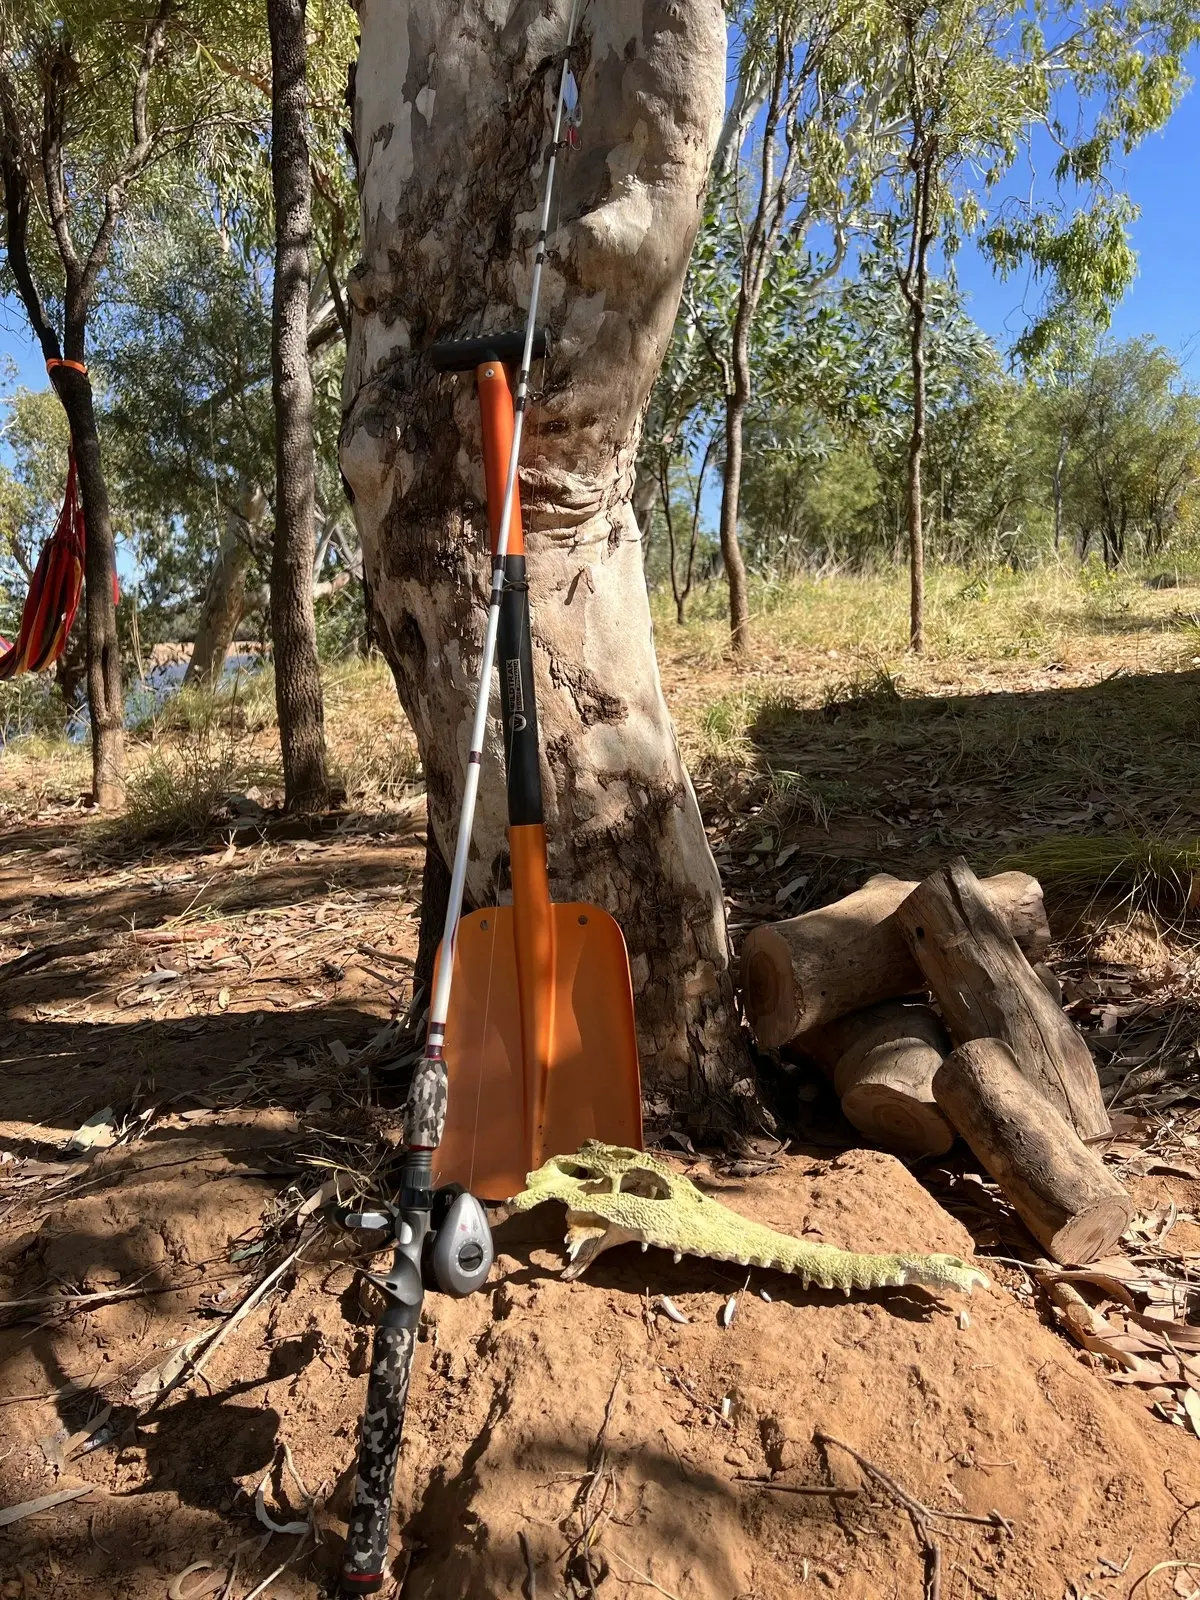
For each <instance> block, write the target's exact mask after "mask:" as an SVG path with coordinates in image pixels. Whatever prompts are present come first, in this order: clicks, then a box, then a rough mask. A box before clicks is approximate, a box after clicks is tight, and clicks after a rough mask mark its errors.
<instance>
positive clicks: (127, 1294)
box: [0, 1282, 197, 1404]
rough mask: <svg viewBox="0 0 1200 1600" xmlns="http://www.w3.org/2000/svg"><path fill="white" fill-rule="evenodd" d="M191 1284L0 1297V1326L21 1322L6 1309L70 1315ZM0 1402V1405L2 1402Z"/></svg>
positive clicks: (173, 1291) (179, 1290)
mask: <svg viewBox="0 0 1200 1600" xmlns="http://www.w3.org/2000/svg"><path fill="white" fill-rule="evenodd" d="M196 1287H197V1285H196V1283H195V1282H193V1283H165V1284H145V1285H139V1286H136V1287H134V1288H130V1289H100V1290H97V1291H96V1293H94V1294H35V1295H30V1296H29V1297H28V1298H27V1299H24V1300H0V1326H4V1325H5V1324H7V1323H9V1322H24V1321H25V1317H24V1316H9V1315H7V1313H9V1312H25V1313H27V1314H32V1313H34V1312H37V1311H52V1312H62V1313H64V1314H65V1315H68V1316H73V1315H74V1314H75V1312H77V1311H88V1310H90V1309H91V1308H92V1307H94V1306H99V1305H107V1304H109V1303H110V1302H112V1301H116V1300H138V1299H142V1298H144V1297H145V1296H147V1295H152V1294H180V1293H182V1291H183V1290H184V1289H194V1288H196ZM4 1403H5V1402H4V1401H0V1404H4Z"/></svg>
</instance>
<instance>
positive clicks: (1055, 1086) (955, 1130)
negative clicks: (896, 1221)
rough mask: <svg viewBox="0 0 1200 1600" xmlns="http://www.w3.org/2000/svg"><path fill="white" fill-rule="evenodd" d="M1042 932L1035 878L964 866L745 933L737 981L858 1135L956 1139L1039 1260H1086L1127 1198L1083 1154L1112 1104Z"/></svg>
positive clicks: (1113, 1226) (877, 885)
mask: <svg viewBox="0 0 1200 1600" xmlns="http://www.w3.org/2000/svg"><path fill="white" fill-rule="evenodd" d="M1049 942H1050V929H1049V925H1048V923H1047V921H1046V912H1045V907H1044V905H1043V903H1042V891H1041V886H1040V885H1039V884H1038V882H1037V880H1036V879H1034V878H1031V877H1029V876H1028V875H1027V874H1025V873H1022V872H1002V873H999V874H998V875H997V876H995V877H992V878H986V879H984V880H982V881H981V880H980V879H978V878H977V877H976V876H975V874H974V873H973V872H972V871H971V869H970V867H969V866H968V865H967V863H966V861H965V860H962V859H959V860H956V861H952V862H951V863H950V864H949V866H946V867H943V868H942V869H941V870H940V871H939V872H935V873H934V874H933V875H932V877H929V878H926V879H925V880H924V882H922V883H915V882H905V881H903V880H901V879H898V878H893V877H889V876H886V875H881V876H879V877H876V878H872V879H871V880H870V881H869V882H868V883H867V884H866V885H864V887H863V888H862V889H860V890H858V891H857V893H855V894H852V895H849V896H847V897H846V898H845V899H844V900H839V901H837V902H836V903H835V904H833V905H829V906H823V907H821V908H820V909H819V910H816V911H809V912H806V913H805V914H804V915H803V916H799V917H792V918H791V919H790V920H788V921H786V922H777V923H773V924H769V925H766V926H763V927H760V928H755V929H754V930H753V931H752V932H751V933H750V934H748V935H747V937H746V940H745V943H744V945H743V947H742V988H743V997H744V1001H745V1007H746V1015H747V1018H748V1020H749V1022H750V1026H751V1028H752V1029H753V1030H754V1034H755V1037H756V1038H757V1039H758V1042H759V1043H760V1044H761V1045H762V1046H764V1047H765V1048H768V1049H780V1050H784V1051H786V1052H788V1053H796V1052H799V1053H801V1054H804V1055H807V1056H809V1057H811V1058H812V1059H813V1060H815V1061H816V1062H818V1063H819V1065H820V1066H821V1067H822V1068H823V1069H824V1070H825V1071H826V1072H827V1073H828V1074H829V1076H830V1077H831V1078H832V1080H833V1083H834V1087H835V1088H836V1090H837V1092H838V1094H839V1096H840V1097H841V1102H842V1108H843V1110H844V1111H845V1113H846V1116H847V1117H848V1118H849V1120H850V1121H851V1122H852V1123H853V1124H854V1126H855V1127H856V1128H858V1129H859V1130H860V1132H862V1133H864V1134H866V1135H867V1136H868V1137H869V1138H870V1139H871V1140H872V1141H873V1142H874V1143H876V1144H878V1145H881V1146H882V1147H883V1148H884V1149H888V1150H893V1151H895V1152H896V1153H897V1154H900V1155H903V1156H906V1157H909V1158H910V1159H911V1158H914V1157H920V1156H928V1155H941V1154H943V1153H945V1152H946V1151H947V1150H949V1148H950V1146H951V1145H952V1144H953V1143H954V1140H955V1137H956V1135H961V1136H962V1138H963V1139H965V1140H966V1142H967V1144H968V1145H970V1147H971V1149H972V1150H973V1151H974V1153H975V1155H976V1156H977V1157H978V1159H979V1161H980V1162H981V1163H982V1165H983V1166H984V1167H985V1168H986V1169H987V1171H988V1172H990V1173H991V1175H992V1177H993V1178H995V1180H996V1182H997V1183H998V1184H999V1185H1000V1187H1001V1189H1003V1191H1004V1193H1005V1194H1006V1195H1007V1196H1008V1198H1009V1200H1010V1201H1011V1202H1012V1204H1013V1206H1014V1208H1015V1209H1016V1210H1017V1212H1018V1213H1019V1214H1020V1216H1021V1218H1022V1220H1023V1221H1024V1222H1025V1224H1026V1226H1027V1227H1028V1228H1029V1230H1030V1232H1031V1233H1032V1234H1033V1235H1034V1237H1035V1238H1036V1239H1037V1240H1038V1241H1039V1242H1040V1243H1041V1245H1042V1246H1043V1247H1044V1249H1045V1250H1046V1252H1047V1254H1048V1255H1050V1256H1051V1257H1053V1259H1054V1260H1056V1261H1059V1262H1064V1263H1084V1262H1088V1261H1094V1260H1096V1259H1097V1258H1098V1257H1100V1256H1103V1255H1106V1254H1107V1253H1108V1252H1109V1251H1110V1250H1111V1249H1112V1248H1113V1246H1114V1245H1115V1244H1116V1242H1117V1240H1118V1239H1119V1238H1120V1236H1121V1234H1122V1233H1123V1232H1124V1230H1125V1229H1126V1227H1128V1225H1129V1223H1130V1221H1131V1220H1132V1218H1133V1205H1132V1202H1131V1201H1130V1199H1129V1196H1128V1195H1127V1193H1126V1192H1125V1190H1124V1189H1123V1188H1122V1186H1121V1185H1120V1184H1119V1183H1118V1182H1117V1180H1116V1179H1115V1178H1114V1177H1113V1176H1112V1174H1111V1173H1110V1172H1109V1171H1108V1169H1107V1168H1106V1167H1105V1166H1104V1164H1103V1162H1102V1161H1101V1159H1100V1156H1099V1155H1098V1154H1097V1151H1096V1148H1095V1145H1096V1144H1097V1142H1100V1141H1103V1140H1104V1139H1105V1138H1106V1137H1107V1136H1108V1134H1109V1132H1110V1128H1109V1120H1108V1113H1107V1112H1106V1110H1105V1108H1104V1101H1103V1099H1102V1097H1101V1094H1100V1084H1099V1080H1098V1079H1097V1076H1096V1068H1095V1065H1094V1063H1093V1061H1092V1057H1091V1053H1090V1051H1089V1050H1088V1047H1087V1045H1086V1044H1085V1043H1084V1041H1083V1039H1082V1038H1081V1037H1080V1035H1079V1033H1078V1032H1077V1031H1076V1029H1075V1027H1074V1025H1073V1024H1072V1022H1071V1021H1070V1020H1069V1018H1068V1017H1067V1016H1066V1015H1065V1014H1064V1012H1063V1010H1062V1006H1061V1003H1060V996H1059V992H1058V987H1057V983H1056V981H1055V979H1054V975H1053V973H1051V972H1050V971H1049V969H1048V968H1046V967H1045V966H1044V965H1042V964H1041V962H1040V960H1039V958H1040V957H1041V956H1042V955H1043V954H1044V952H1045V950H1046V948H1047V946H1048V945H1049ZM935 1008H936V1009H935Z"/></svg>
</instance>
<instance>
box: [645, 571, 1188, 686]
mask: <svg viewBox="0 0 1200 1600" xmlns="http://www.w3.org/2000/svg"><path fill="white" fill-rule="evenodd" d="M1186 595H1187V590H1186V589H1184V590H1182V591H1180V590H1167V591H1161V592H1155V591H1153V590H1150V589H1148V588H1147V587H1146V585H1145V583H1144V581H1143V578H1142V576H1141V575H1139V574H1135V573H1129V572H1123V571H1122V572H1117V573H1107V572H1105V570H1104V568H1103V566H1102V565H1100V564H1098V563H1095V564H1088V565H1086V566H1084V567H1082V568H1081V567H1079V566H1078V565H1077V564H1076V563H1074V562H1070V563H1064V564H1063V565H1062V566H1053V565H1050V566H1044V567H1039V568H1036V569H1035V570H1033V571H1031V572H1017V573H1014V572H1010V571H1008V570H1006V569H1002V570H1000V571H998V572H989V573H978V572H967V571H963V570H960V569H957V568H953V567H936V568H933V569H931V570H930V572H929V573H928V576H927V582H926V594H925V627H926V635H927V661H929V662H938V661H943V660H950V659H953V660H959V661H997V662H1003V661H1012V660H1028V661H1045V662H1048V661H1052V660H1054V659H1056V658H1057V657H1058V656H1059V655H1060V654H1062V653H1063V652H1064V651H1065V650H1067V651H1069V650H1070V649H1071V648H1072V647H1073V646H1075V645H1077V643H1078V640H1079V638H1080V637H1081V636H1084V635H1088V634H1091V633H1093V632H1095V631H1096V630H1097V629H1099V630H1102V631H1103V630H1106V629H1115V628H1121V627H1127V626H1128V625H1129V624H1130V623H1131V622H1137V621H1138V620H1139V619H1150V618H1153V617H1156V616H1160V615H1161V614H1162V612H1163V610H1164V604H1163V602H1164V596H1165V597H1166V598H1167V600H1168V602H1170V601H1171V599H1172V598H1174V600H1175V602H1176V604H1178V603H1179V602H1180V601H1182V600H1183V599H1184V597H1185V596H1186ZM1193 604H1194V605H1195V606H1200V599H1197V600H1196V601H1194V602H1193ZM651 607H652V610H653V613H654V619H655V635H656V639H657V641H658V644H659V647H660V649H661V650H662V651H663V652H664V653H665V654H666V655H667V656H668V657H670V656H676V655H678V656H681V657H686V658H687V659H689V660H691V661H692V662H694V663H695V664H696V665H703V664H707V665H712V664H715V663H716V662H717V661H720V660H721V659H723V658H724V657H725V655H726V654H727V651H728V629H729V624H728V600H727V595H726V591H725V585H724V583H723V582H714V583H711V584H706V585H705V586H704V587H703V588H701V589H700V590H698V591H697V592H696V594H695V595H694V596H693V598H692V602H691V607H690V611H689V616H688V621H687V623H686V625H685V626H684V627H683V628H680V627H679V625H678V623H677V622H676V621H675V617H674V609H673V603H672V602H671V598H670V595H669V594H664V593H663V592H662V591H661V590H660V591H657V592H656V593H655V594H653V595H652V596H651ZM1187 625H1188V624H1187V622H1186V620H1185V619H1181V620H1180V622H1179V624H1178V627H1179V628H1180V629H1183V628H1185V627H1186V626H1187ZM908 626H909V590H908V579H907V576H906V574H905V573H904V572H903V571H902V570H898V571H896V572H894V573H888V574H884V575H880V576H864V577H857V576H850V575H839V576H834V577H829V578H821V579H798V580H794V581H789V582H787V583H777V584H772V583H766V582H763V581H762V580H752V583H751V628H752V633H753V638H754V645H755V652H756V654H757V655H758V656H759V657H760V659H762V658H764V657H767V656H776V655H778V654H780V653H782V654H790V653H793V652H796V651H811V650H823V651H826V652H828V651H830V650H834V651H837V652H839V653H845V652H849V653H853V654H865V655H866V656H868V657H870V658H872V659H874V660H875V661H877V662H880V663H891V664H893V666H894V665H895V664H897V663H899V662H901V661H902V660H903V659H904V657H905V655H906V652H907V649H908Z"/></svg>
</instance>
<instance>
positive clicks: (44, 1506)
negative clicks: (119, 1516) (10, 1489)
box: [0, 1483, 96, 1528]
mask: <svg viewBox="0 0 1200 1600" xmlns="http://www.w3.org/2000/svg"><path fill="white" fill-rule="evenodd" d="M95 1487H96V1485H95V1484H94V1483H77V1484H76V1485H75V1487H74V1488H73V1489H57V1490H56V1491H55V1492H54V1493H53V1494H44V1495H42V1496H41V1497H40V1498H39V1499H37V1500H23V1501H22V1502H21V1504H20V1505H17V1506H5V1507H4V1509H3V1510H0V1528H8V1527H11V1526H12V1524H13V1523H14V1522H23V1521H24V1520H25V1518H26V1517H36V1516H37V1514H38V1512H39V1511H52V1510H53V1509H54V1507H55V1506H61V1505H65V1504H66V1503H67V1501H68V1500H78V1499H79V1498H80V1497H81V1496H82V1495H85V1494H91V1492H92V1490H93V1489H94V1488H95Z"/></svg>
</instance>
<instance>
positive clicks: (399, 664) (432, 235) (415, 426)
mask: <svg viewBox="0 0 1200 1600" xmlns="http://www.w3.org/2000/svg"><path fill="white" fill-rule="evenodd" d="M566 13H567V5H566V3H565V0H553V4H552V5H550V6H549V7H548V8H547V7H546V6H544V5H534V4H531V3H522V0H516V3H512V4H509V5H508V6H506V7H502V8H501V9H500V10H497V9H496V8H495V7H488V6H485V5H483V4H482V0H466V3H465V4H464V5H463V6H460V7H456V8H447V7H446V6H445V5H443V4H440V3H438V0H407V3H402V4H399V5H397V4H396V3H395V0H363V3H362V5H361V6H360V9H359V16H360V20H361V26H362V48H361V54H360V58H359V62H358V69H357V73H356V78H355V129H354V132H355V144H356V147H357V150H358V152H359V158H360V184H361V196H362V210H363V252H364V260H363V262H362V264H361V265H360V266H359V267H358V268H357V269H356V272H355V273H354V274H353V275H352V280H351V283H350V295H351V299H352V301H353V304H354V307H355V317H354V322H353V332H352V337H351V342H350V350H349V357H348V363H347V374H346V405H347V410H346V422H345V426H344V430H343V437H342V466H343V470H344V472H345V475H346V478H347V480H348V482H349V484H350V486H351V488H352V490H353V493H354V496H355V514H356V517H357V520H358V524H359V528H360V531H361V535H362V543H363V551H364V557H365V563H366V572H367V576H368V579H369V582H370V587H371V594H372V601H373V606H372V610H373V614H374V617H375V620H376V623H377V626H378V630H379V638H380V644H381V646H382V648H383V649H384V651H385V652H386V654H387V656H388V659H389V660H390V662H391V664H392V667H393V669H394V671H395V674H396V680H397V684H398V686H399V690H400V696H401V699H402V701H403V703H404V706H405V709H406V711H407V712H408V714H409V717H410V718H411V720H412V723H413V726H414V728H415V730H416V734H417V739H418V743H419V745H420V749H421V756H422V759H423V762H424V765H425V771H426V776H427V782H428V791H429V807H430V827H431V837H432V838H433V839H434V840H435V842H436V844H437V846H438V848H439V849H440V850H441V853H442V855H443V858H445V857H447V856H448V855H449V854H450V851H451V846H452V842H453V833H454V824H455V819H456V816H457V811H458V804H459V797H460V794H461V786H462V775H463V768H464V763H465V757H466V748H467V742H468V714H469V706H470V700H471V696H472V691H473V687H474V678H475V673H476V671H477V668H478V660H479V649H480V642H481V638H482V624H483V618H484V604H485V585H486V579H487V571H488V562H487V557H486V554H485V547H484V533H485V528H486V517H485V512H484V504H483V499H484V484H483V469H482V465H481V460H480V437H479V424H478V419H477V412H476V402H475V396H474V392H473V384H472V383H471V381H470V379H469V377H468V378H459V379H455V378H452V377H439V376H438V375H437V374H435V373H434V372H433V371H432V369H431V367H430V366H429V364H428V362H427V361H426V359H425V355H424V352H425V351H426V350H427V348H428V346H429V345H430V344H431V343H432V342H433V341H435V340H437V339H441V338H447V337H463V336H468V335H474V334H477V333H479V332H481V331H484V330H492V329H503V328H512V327H519V326H520V325H521V324H522V322H523V320H524V316H525V310H526V306H527V303H528V292H529V279H530V272H531V268H532V257H533V242H534V231H535V228H536V208H537V203H538V196H539V193H540V188H541V182H542V176H543V161H544V155H545V149H546V143H547V139H548V128H549V110H550V104H551V97H552V93H553V87H554V80H555V71H554V67H555V60H556V57H557V56H558V54H559V52H561V50H562V47H563V43H564V40H565V32H566ZM724 44H725V30H724V19H723V16H722V13H721V9H720V7H719V5H718V4H717V3H716V0H683V3H671V4H668V3H664V0H650V3H649V4H645V5H643V4H642V3H640V0H639V3H634V0H612V3H611V4H608V5H606V6H603V7H599V8H597V7H591V8H588V9H586V10H585V11H584V14H583V19H582V22H581V25H580V31H579V34H578V37H577V41H576V47H575V50H574V53H573V65H574V69H575V75H576V78H577V80H578V83H579V89H580V100H581V113H582V145H581V148H580V149H578V150H576V151H573V152H568V153H566V154H565V156H564V160H563V162H562V163H561V165H560V178H561V183H560V187H559V190H558V195H557V203H556V206H555V213H554V214H555V217H556V219H557V225H556V226H555V227H554V228H553V230H552V232H551V236H550V241H549V252H548V260H547V266H546V276H545V280H544V283H543V300H542V318H541V320H542V321H543V322H545V323H546V324H547V325H548V326H549V328H550V329H551V331H552V333H553V335H554V342H553V345H552V355H551V358H550V360H549V361H548V363H547V366H546V370H545V372H544V375H543V374H535V390H538V391H540V392H538V393H535V397H534V403H533V406H532V409H531V415H530V421H529V427H528V431H527V434H526V448H525V451H524V469H523V472H522V482H521V495H522V499H523V502H524V506H525V518H526V526H527V544H528V549H529V582H530V592H531V593H530V598H531V604H532V611H533V624H532V626H533V641H534V659H535V678H536V683H537V690H538V695H539V716H540V720H541V726H542V734H543V753H542V761H543V781H544V787H545V791H546V801H547V823H548V829H549V836H550V841H551V843H550V850H551V860H550V874H551V884H552V889H553V892H554V894H555V897H556V898H558V899H570V898H575V897H582V898H587V899H594V900H596V901H598V902H599V903H600V904H602V905H604V906H606V907H607V908H608V909H610V910H611V911H612V912H613V914H614V915H615V916H616V917H617V918H618V920H619V921H620V923H621V925H622V927H623V929H624V932H625V936H626V939H627V941H628V944H629V952H630V957H631V964H632V970H633V976H634V988H635V994H636V999H637V1008H638V1022H639V1029H640V1039H641V1048H642V1060H643V1069H644V1071H645V1073H646V1075H647V1077H648V1079H649V1080H650V1081H651V1082H654V1083H658V1084H660V1085H663V1086H665V1087H667V1088H668V1089H669V1090H670V1091H671V1092H672V1093H673V1094H674V1095H675V1096H676V1098H677V1099H680V1100H682V1099H685V1098H691V1099H692V1100H693V1101H699V1100H702V1099H703V1098H705V1097H706V1096H710V1095H712V1094H714V1093H718V1092H722V1091H726V1090H728V1088H729V1087H730V1086H731V1084H732V1083H734V1082H735V1081H737V1080H739V1079H741V1078H743V1077H744V1075H745V1074H746V1071H747V1063H746V1055H745V1051H744V1046H743V1044H742V1043H741V1040H740V1035H739V1033H738V1029H737V1018H736V1009H735V1001H734V994H733V985H732V980H731V975H730V965H729V946H728V939H727V935H726V928H725V918H724V909H723V901H722V896H721V888H720V883H719V880H718V877H717V873H716V869H715V866H714V864H713V860H712V857H711V854H710V853H709V849H708V844H707V841H706V839H705V836H704V830H703V826H702V824H701V819H700V814H699V809H698V807H697V804H696V799H695V795H694V793H693V791H692V787H691V784H690V783H689V781H688V778H687V774H686V772H685V771H684V768H683V765H682V762H681V760H680V756H679V750H678V746H677V744H676V740H675V735H674V732H673V729H672V726H671V721H670V717H669V715H668V713H667V709H666V705H665V702H664V700H663V695H662V689H661V686H660V683H659V677H658V670H657V665H656V663H655V659H654V653H653V646H652V640H651V626H650V614H649V606H648V602H647V596H646V588H645V581H644V577H643V573H642V563H641V542H640V538H639V530H638V526H637V521H636V518H635V515H634V511H633V507H632V505H631V495H632V491H633V484H634V468H635V457H636V451H637V444H638V437H639V431H640V423H641V417H642V413H643V410H644V407H645V404H646V400H647V397H648V395H649V392H650V387H651V384H652V382H653V380H654V378H655V376H656V374H657V372H658V368H659V365H660V364H661V361H662V358H663V354H664V351H665V349H666V345H667V341H668V339H669V337H670V332H671V326H672V322H673V318H674V313H675V309H676V305H677V302H678V298H679V292H680V287H681V284H682V280H683V274H684V270H685V267H686V263H687V258H688V253H689V251H690V249H691V244H692V240H693V238H694V235H695V230H696V227H697V224H698V222H699V217H700V207H701V203H702V200H703V195H704V188H705V176H706V171H707V167H708V160H709V154H710V152H711V150H712V146H713V141H714V139H715V137H716V134H717V131H718V128H719V126H720V122H721V114H722V110H723V97H724ZM498 728H499V719H498V718H497V719H496V721H495V723H494V725H493V738H492V743H491V745H490V747H489V750H488V752H487V755H486V756H485V764H484V777H483V785H482V792H481V802H480V808H479V815H478V819H477V822H476V829H475V839H476V846H475V856H474V860H473V861H472V864H471V868H470V872H469V875H468V882H467V891H468V895H469V897H470V898H471V899H472V900H473V901H474V903H476V904H480V903H486V902H487V901H488V900H489V899H491V898H492V897H494V896H495V895H496V893H497V891H498V889H499V887H500V885H501V884H502V882H503V878H504V871H505V866H504V863H505V843H504V838H505V833H504V789H503V784H502V781H501V776H500V761H499V755H500V752H499V747H498V742H497V737H496V735H497V734H498Z"/></svg>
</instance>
